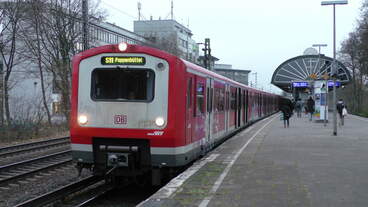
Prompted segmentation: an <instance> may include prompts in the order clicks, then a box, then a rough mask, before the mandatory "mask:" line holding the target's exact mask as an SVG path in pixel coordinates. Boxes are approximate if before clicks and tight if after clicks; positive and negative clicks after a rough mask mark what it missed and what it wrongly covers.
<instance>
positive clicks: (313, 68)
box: [271, 55, 351, 92]
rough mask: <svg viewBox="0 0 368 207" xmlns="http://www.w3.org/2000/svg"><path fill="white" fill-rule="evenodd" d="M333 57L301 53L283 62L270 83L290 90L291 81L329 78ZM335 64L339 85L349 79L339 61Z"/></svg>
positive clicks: (284, 89)
mask: <svg viewBox="0 0 368 207" xmlns="http://www.w3.org/2000/svg"><path fill="white" fill-rule="evenodd" d="M332 62H333V59H332V58H330V57H327V56H324V55H302V56H298V57H294V58H291V59H289V60H287V61H285V62H283V63H282V64H281V65H280V66H279V67H277V69H276V70H275V72H274V73H273V76H272V81H271V83H272V84H273V85H275V86H277V87H279V88H280V89H282V90H283V91H286V92H291V91H292V87H291V85H292V83H293V82H296V81H313V80H331V79H332V74H331V66H332ZM336 65H337V81H339V82H341V85H345V84H348V83H349V82H350V81H351V76H350V72H349V70H348V69H347V68H346V67H345V66H344V65H343V64H342V63H341V62H339V61H337V60H336Z"/></svg>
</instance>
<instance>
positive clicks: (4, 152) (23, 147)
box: [0, 137, 69, 157]
mask: <svg viewBox="0 0 368 207" xmlns="http://www.w3.org/2000/svg"><path fill="white" fill-rule="evenodd" d="M67 143H69V137H61V138H55V139H49V140H43V141H39V142H30V143H25V144H19V145H13V146H8V147H2V148H0V156H1V157H5V156H9V155H12V154H17V153H21V152H27V151H32V150H36V149H42V148H47V147H53V146H57V145H63V144H67Z"/></svg>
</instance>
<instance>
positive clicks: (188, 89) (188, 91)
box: [187, 78, 192, 108]
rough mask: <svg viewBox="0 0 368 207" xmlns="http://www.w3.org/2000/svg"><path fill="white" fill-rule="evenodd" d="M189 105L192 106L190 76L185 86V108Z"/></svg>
mask: <svg viewBox="0 0 368 207" xmlns="http://www.w3.org/2000/svg"><path fill="white" fill-rule="evenodd" d="M191 107H192V78H189V80H188V86H187V108H191Z"/></svg>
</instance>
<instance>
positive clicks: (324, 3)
mask: <svg viewBox="0 0 368 207" xmlns="http://www.w3.org/2000/svg"><path fill="white" fill-rule="evenodd" d="M344 4H348V1H347V0H335V1H322V2H321V5H322V6H328V5H333V63H332V70H331V74H332V78H333V104H332V107H333V135H334V136H336V135H337V114H336V113H337V111H336V106H335V105H336V76H337V68H336V16H335V10H336V5H344ZM327 87H328V86H327Z"/></svg>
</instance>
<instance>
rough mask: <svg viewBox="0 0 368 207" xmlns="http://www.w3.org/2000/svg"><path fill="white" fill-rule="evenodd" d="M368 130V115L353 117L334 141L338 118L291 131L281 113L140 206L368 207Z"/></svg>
mask: <svg viewBox="0 0 368 207" xmlns="http://www.w3.org/2000/svg"><path fill="white" fill-rule="evenodd" d="M330 114H332V113H330ZM329 120H332V116H331V115H330V117H329ZM367 128H368V119H367V118H361V117H357V116H354V115H348V117H347V118H346V119H345V125H344V126H338V128H337V136H333V135H332V134H333V127H332V121H330V123H328V124H327V125H326V126H324V123H318V122H315V121H312V122H310V121H309V119H308V118H307V116H306V115H303V117H302V118H297V117H296V116H295V115H294V116H293V117H292V118H291V119H290V127H289V128H284V126H283V121H281V120H280V119H279V114H275V115H273V116H271V117H268V118H266V119H263V120H261V121H259V122H257V123H255V124H253V125H252V126H250V127H248V128H246V129H244V130H243V131H241V132H240V133H238V134H237V135H235V136H234V137H232V138H231V139H229V140H227V141H226V142H224V143H223V144H222V145H220V146H219V147H218V148H216V149H215V150H213V151H212V152H211V153H209V154H208V155H207V156H206V157H204V158H203V159H201V160H199V161H197V162H196V163H194V164H193V165H192V166H191V167H190V168H188V170H186V171H185V172H183V173H182V174H180V175H179V176H177V177H176V178H174V179H173V180H172V181H170V182H169V183H168V184H167V185H166V186H165V187H163V188H161V189H160V190H159V191H158V192H156V193H155V194H154V195H152V196H151V197H150V198H148V199H147V200H146V201H144V202H142V203H140V204H139V205H138V206H140V207H142V206H144V207H147V206H150V207H153V206H154V207H156V206H176V207H177V206H200V207H206V206H216V207H217V206H219V207H220V206H221V207H224V206H251V207H253V206H254V207H270V206H272V207H274V206H277V207H278V206H298V207H300V206H313V207H315V206H321V207H328V206H331V207H332V206H333V207H339V206H341V207H343V206H344V207H346V206H362V207H363V206H368V196H367V195H368V130H367Z"/></svg>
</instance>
